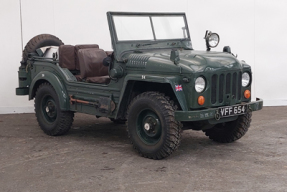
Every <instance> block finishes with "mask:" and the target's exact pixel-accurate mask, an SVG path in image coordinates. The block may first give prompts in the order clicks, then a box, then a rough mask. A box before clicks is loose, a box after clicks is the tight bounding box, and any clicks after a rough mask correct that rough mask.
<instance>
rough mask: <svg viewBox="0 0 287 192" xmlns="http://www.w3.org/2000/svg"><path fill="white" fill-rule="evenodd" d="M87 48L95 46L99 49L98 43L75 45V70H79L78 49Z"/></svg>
mask: <svg viewBox="0 0 287 192" xmlns="http://www.w3.org/2000/svg"><path fill="white" fill-rule="evenodd" d="M89 48H97V49H99V45H97V44H84V45H75V60H76V70H80V61H79V57H78V52H79V50H81V49H89Z"/></svg>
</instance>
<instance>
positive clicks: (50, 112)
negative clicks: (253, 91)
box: [42, 95, 57, 123]
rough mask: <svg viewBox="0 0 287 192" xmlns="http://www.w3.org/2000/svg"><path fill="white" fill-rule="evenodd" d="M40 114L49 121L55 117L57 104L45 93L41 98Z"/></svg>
mask: <svg viewBox="0 0 287 192" xmlns="http://www.w3.org/2000/svg"><path fill="white" fill-rule="evenodd" d="M42 114H43V116H44V118H45V119H46V120H47V121H48V122H49V123H53V122H54V121H55V120H56V119H57V105H56V103H55V100H54V99H53V98H52V97H51V96H50V95H46V96H44V97H43V99H42Z"/></svg>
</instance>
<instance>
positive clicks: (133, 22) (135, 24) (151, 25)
mask: <svg viewBox="0 0 287 192" xmlns="http://www.w3.org/2000/svg"><path fill="white" fill-rule="evenodd" d="M113 20H114V25H115V29H116V33H117V38H118V41H135V40H137V41H138V40H150V41H156V40H164V39H185V38H188V35H187V34H188V33H187V28H186V25H185V20H184V16H183V15H168V16H149V15H147V16H134V15H114V16H113Z"/></svg>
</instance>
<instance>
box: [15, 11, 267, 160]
mask: <svg viewBox="0 0 287 192" xmlns="http://www.w3.org/2000/svg"><path fill="white" fill-rule="evenodd" d="M107 17H108V23H109V29H110V34H111V41H112V47H113V51H104V50H103V49H100V47H99V45H97V44H89V45H75V46H72V45H64V44H63V43H62V41H61V40H60V39H58V38H57V37H55V36H53V35H48V34H42V35H38V36H36V37H34V38H32V39H31V40H30V41H29V42H28V43H27V45H26V47H25V49H24V51H23V59H22V61H21V66H20V68H19V88H17V89H16V94H17V95H29V100H31V99H35V100H34V101H35V112H36V117H37V120H38V122H39V125H40V127H41V129H42V130H43V131H44V132H45V133H46V134H48V135H62V134H65V133H67V132H68V130H69V129H70V128H71V125H72V122H73V117H74V113H75V112H80V113H87V114H92V115H95V116H97V117H108V118H110V119H111V120H112V121H114V122H115V123H124V122H126V125H127V130H128V135H129V137H130V139H131V142H132V144H133V146H134V148H135V149H136V150H137V151H138V152H139V153H140V154H141V155H142V156H144V157H147V158H153V159H162V158H164V157H167V156H169V155H170V154H171V153H172V152H173V151H174V150H176V149H177V148H178V146H179V144H180V139H181V132H182V130H184V129H193V130H202V131H203V132H205V134H206V135H207V136H208V137H209V138H210V139H212V140H214V141H217V142H223V143H225V142H226V143H227V142H233V141H235V140H237V139H240V138H241V137H242V136H243V135H244V134H245V133H246V132H247V130H248V128H249V126H250V122H251V114H252V111H257V110H260V109H261V108H262V105H263V101H262V100H260V99H257V100H256V101H254V102H251V82H252V72H251V68H250V66H249V65H248V64H246V63H245V62H244V61H240V60H238V59H237V58H236V57H235V56H234V55H233V54H232V53H231V51H230V47H228V46H226V47H224V48H223V51H222V52H213V51H210V48H213V47H216V46H217V44H218V42H219V36H218V35H217V34H216V33H212V32H210V31H206V34H205V43H206V46H207V50H206V51H196V50H194V49H193V47H192V44H191V40H190V34H189V29H188V25H187V21H186V17H185V14H184V13H123V12H108V13H107ZM99 30H100V29H99ZM95 35H97V34H95ZM98 38H100V37H98Z"/></svg>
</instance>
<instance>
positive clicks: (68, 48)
mask: <svg viewBox="0 0 287 192" xmlns="http://www.w3.org/2000/svg"><path fill="white" fill-rule="evenodd" d="M59 65H60V67H62V68H67V69H69V70H76V63H75V47H74V46H72V45H60V47H59Z"/></svg>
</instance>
